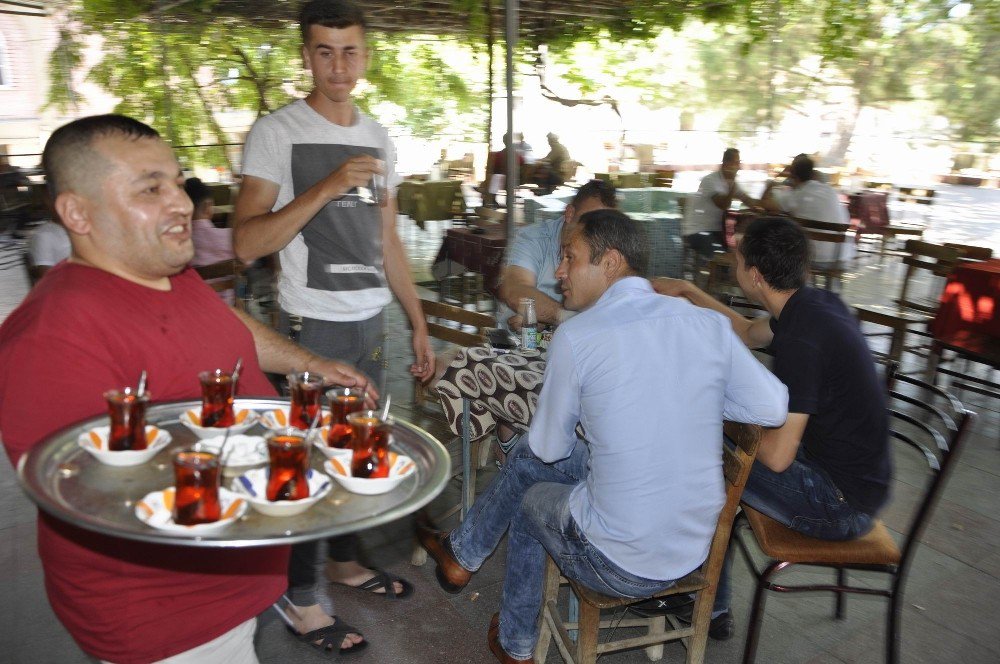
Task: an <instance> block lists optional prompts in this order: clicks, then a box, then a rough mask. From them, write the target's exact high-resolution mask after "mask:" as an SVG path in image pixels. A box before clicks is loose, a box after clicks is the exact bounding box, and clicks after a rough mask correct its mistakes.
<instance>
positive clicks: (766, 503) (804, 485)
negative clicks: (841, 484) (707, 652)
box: [713, 446, 874, 613]
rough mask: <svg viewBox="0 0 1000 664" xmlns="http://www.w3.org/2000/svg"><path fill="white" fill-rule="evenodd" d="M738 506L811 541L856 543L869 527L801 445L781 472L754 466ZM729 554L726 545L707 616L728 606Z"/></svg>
mask: <svg viewBox="0 0 1000 664" xmlns="http://www.w3.org/2000/svg"><path fill="white" fill-rule="evenodd" d="M743 502H745V503H746V504H747V505H749V506H750V507H752V508H754V509H755V510H757V511H758V512H761V513H762V514H766V515H767V516H769V517H771V518H772V519H774V520H775V521H778V522H779V523H782V524H784V525H785V526H787V527H788V528H791V529H792V530H794V531H796V532H800V533H802V534H803V535H808V536H809V537H815V538H816V539H822V540H834V541H840V540H851V539H857V538H858V537H861V536H862V535H864V534H865V533H867V532H868V531H869V530H871V529H872V526H873V525H874V519H873V517H872V516H871V515H870V514H866V513H864V512H861V511H858V510H856V509H854V508H853V507H851V506H850V504H848V502H847V501H846V500H845V499H844V494H842V493H841V492H840V489H838V488H837V486H836V485H835V484H834V483H833V480H831V479H830V476H829V475H828V474H827V473H826V471H824V470H823V469H821V468H819V467H818V466H817V465H816V464H815V463H814V462H812V461H810V460H809V459H807V458H806V456H805V453H804V451H803V449H802V447H801V446H800V447H799V451H798V454H797V455H796V457H795V461H793V462H792V465H791V466H789V467H788V468H786V469H785V471H784V472H782V473H776V472H774V471H773V470H771V469H770V468H768V467H767V466H765V465H763V464H761V463H759V462H754V465H753V469H751V471H750V477H749V479H747V485H746V488H745V489H744V490H743ZM732 556H733V547H732V546H730V547H729V550H728V551H727V553H726V561H725V564H724V565H723V567H722V576H721V577H720V578H719V589H718V592H717V593H716V595H715V605H714V606H713V613H718V612H719V611H724V610H726V609H728V608H729V603H730V600H731V599H732V595H733V591H732V586H731V580H730V574H731V571H732Z"/></svg>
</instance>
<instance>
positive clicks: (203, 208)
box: [184, 178, 236, 305]
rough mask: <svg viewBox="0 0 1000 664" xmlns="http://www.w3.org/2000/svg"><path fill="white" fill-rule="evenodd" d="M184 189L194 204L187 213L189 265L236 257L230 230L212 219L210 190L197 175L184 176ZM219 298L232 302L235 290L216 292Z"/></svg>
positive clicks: (210, 263) (199, 265)
mask: <svg viewBox="0 0 1000 664" xmlns="http://www.w3.org/2000/svg"><path fill="white" fill-rule="evenodd" d="M184 191H185V192H187V195H188V198H190V199H191V203H192V204H193V205H194V212H193V213H192V215H191V216H192V220H191V241H192V242H194V258H192V259H191V265H192V267H204V266H206V265H212V264H213V263H218V262H220V261H227V260H231V259H234V258H236V254H235V253H233V230H232V229H231V228H217V227H216V226H215V224H214V223H213V222H212V208H213V207H214V205H215V200H214V198H213V197H212V190H211V189H209V188H208V187H207V186H206V185H205V183H204V182H202V181H201V180H199V179H198V178H188V179H187V180H185V181H184ZM214 281H218V280H217V279H212V280H210V282H209V283H211V282H214ZM219 297H221V298H222V300H223V301H224V302H225V303H226V304H229V305H233V304H236V291H234V290H233V289H231V288H230V289H226V290H223V291H219Z"/></svg>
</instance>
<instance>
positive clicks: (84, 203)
mask: <svg viewBox="0 0 1000 664" xmlns="http://www.w3.org/2000/svg"><path fill="white" fill-rule="evenodd" d="M53 207H54V208H55V210H56V214H58V215H59V220H60V221H62V223H63V226H65V227H66V230H68V231H70V232H71V233H76V234H77V235H87V234H89V233H90V229H91V216H90V215H91V212H90V201H89V200H88V199H87V198H85V197H83V196H81V195H79V194H77V193H75V192H72V191H64V192H62V193H61V194H59V195H58V196H56V200H55V203H54V204H53Z"/></svg>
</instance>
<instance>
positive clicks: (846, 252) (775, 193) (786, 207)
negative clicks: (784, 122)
mask: <svg viewBox="0 0 1000 664" xmlns="http://www.w3.org/2000/svg"><path fill="white" fill-rule="evenodd" d="M816 176H817V173H816V170H815V165H814V164H813V160H812V159H810V158H809V157H808V156H807V155H804V154H800V155H798V156H797V157H795V159H794V160H793V161H792V165H791V166H790V167H789V173H788V183H789V186H788V187H778V186H775V183H774V182H769V183H768V185H767V187H766V188H765V189H764V195H763V196H762V197H761V205H763V206H764V208H765V209H766V210H769V211H771V212H786V213H788V214H790V215H792V216H793V217H798V218H799V219H811V220H812V221H825V222H828V223H833V224H844V225H845V226H846V225H847V224H849V223H850V221H851V219H850V216H849V215H848V213H847V206H846V205H845V204H844V203H842V202H841V200H840V194H838V193H837V190H836V189H834V188H833V187H831V186H830V185H828V184H826V183H825V182H820V181H819V180H818V179H817V178H816ZM810 246H811V248H812V262H813V263H831V262H835V261H847V260H851V259H853V258H854V257H855V255H856V251H855V247H854V244H853V243H851V242H843V243H836V242H811V243H810Z"/></svg>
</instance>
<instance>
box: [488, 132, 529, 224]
mask: <svg viewBox="0 0 1000 664" xmlns="http://www.w3.org/2000/svg"><path fill="white" fill-rule="evenodd" d="M510 147H511V142H510V134H509V133H507V134H504V135H503V148H502V149H501V150H498V151H497V152H491V153H490V155H489V157H488V158H487V160H486V179H485V180H484V181H483V184H482V186H480V188H479V190H480V193H482V195H483V201H484V202H485V204H487V205H493V206H496V205H497V204H498V201H497V197H496V195H497V194H498V193H499V192H500V191H502V190H503V188H504V186H505V185H504V182H501V180H500V178H494V176H495V175H502V176H503V177H504V178H506V177H507V150H508V149H509V148H510ZM514 158H515V159H516V161H517V165H518V168H520V167H521V166H524V157H522V156H521V155H520V154H518V153H517V151H516V149H515V152H514Z"/></svg>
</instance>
